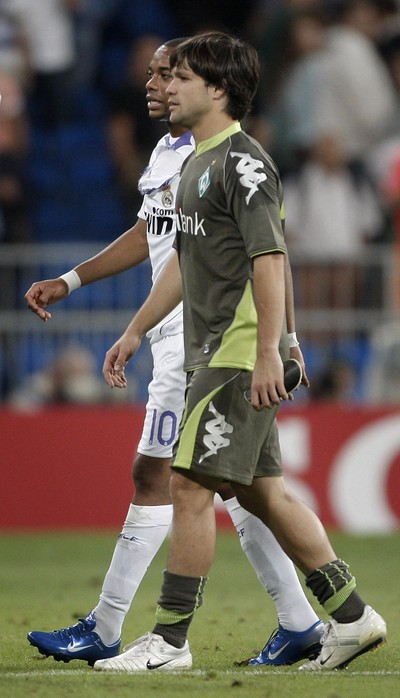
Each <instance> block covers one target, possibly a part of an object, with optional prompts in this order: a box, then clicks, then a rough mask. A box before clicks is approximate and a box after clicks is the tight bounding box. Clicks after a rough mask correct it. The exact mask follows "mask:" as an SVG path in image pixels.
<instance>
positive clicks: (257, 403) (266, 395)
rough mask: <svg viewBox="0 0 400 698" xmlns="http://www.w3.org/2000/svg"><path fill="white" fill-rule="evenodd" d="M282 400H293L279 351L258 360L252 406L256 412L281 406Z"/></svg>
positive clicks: (253, 383) (254, 375)
mask: <svg viewBox="0 0 400 698" xmlns="http://www.w3.org/2000/svg"><path fill="white" fill-rule="evenodd" d="M282 400H293V395H292V394H291V393H287V392H286V389H285V385H284V380H283V363H282V359H281V357H280V354H279V352H278V350H276V351H273V352H272V351H271V352H269V353H268V355H264V356H263V358H262V359H257V361H256V365H255V367H254V372H253V380H252V384H251V404H252V406H253V407H254V408H255V409H256V410H259V411H260V410H262V409H264V408H265V407H266V408H270V407H273V405H280V403H281V401H282Z"/></svg>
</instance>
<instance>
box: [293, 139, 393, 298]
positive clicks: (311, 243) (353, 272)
mask: <svg viewBox="0 0 400 698" xmlns="http://www.w3.org/2000/svg"><path fill="white" fill-rule="evenodd" d="M284 188H285V212H286V235H287V240H288V244H289V245H290V249H291V251H292V252H293V253H297V254H298V255H300V259H301V262H302V263H301V265H299V267H298V268H296V272H295V273H296V279H297V283H298V286H297V291H298V297H299V302H300V303H301V304H302V306H303V307H305V308H347V307H357V306H358V307H359V306H360V304H361V302H362V279H363V274H362V269H360V268H359V266H358V262H359V259H360V256H361V255H362V253H363V251H364V249H365V248H366V246H367V244H368V243H370V242H373V241H374V240H375V239H376V238H377V237H378V236H379V234H380V232H381V230H382V227H383V225H384V216H383V212H382V209H381V205H380V201H379V199H378V197H377V194H376V192H375V190H374V188H373V187H372V185H371V182H370V180H369V178H368V177H367V176H366V174H365V171H364V169H363V168H362V167H359V166H357V164H356V163H355V164H352V163H349V162H347V160H346V157H345V155H344V153H343V149H342V143H341V141H338V140H337V139H336V138H335V137H334V136H329V135H327V136H325V137H321V138H319V139H318V140H316V141H315V142H314V143H313V144H312V145H311V146H310V148H309V154H308V158H306V160H305V162H304V164H303V165H302V166H301V167H299V169H298V171H297V172H296V173H292V174H291V175H290V176H288V177H286V178H285V179H284Z"/></svg>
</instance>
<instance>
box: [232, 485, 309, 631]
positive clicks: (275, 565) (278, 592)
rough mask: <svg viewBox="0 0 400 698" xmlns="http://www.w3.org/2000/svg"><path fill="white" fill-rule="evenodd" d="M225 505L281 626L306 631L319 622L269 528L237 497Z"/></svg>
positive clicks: (290, 562)
mask: <svg viewBox="0 0 400 698" xmlns="http://www.w3.org/2000/svg"><path fill="white" fill-rule="evenodd" d="M224 504H225V507H226V509H227V511H228V512H229V514H230V517H231V519H232V521H233V524H234V526H235V527H236V530H237V532H238V535H239V540H240V544H241V546H242V549H243V551H244V552H245V553H246V555H247V557H248V559H249V561H250V563H251V565H252V567H253V569H254V571H255V573H256V575H257V577H258V579H259V580H260V582H261V584H262V585H263V587H264V589H265V590H266V591H267V592H268V594H269V595H270V596H271V598H272V600H273V602H274V604H275V606H276V610H277V612H278V620H279V623H280V624H281V625H282V626H283V627H284V628H286V630H295V631H296V632H301V631H303V630H307V629H308V628H309V627H310V626H311V625H313V624H314V623H316V622H317V620H318V616H317V615H316V613H315V612H314V610H313V609H312V607H311V606H310V604H309V602H308V600H307V598H306V596H305V594H304V591H303V588H302V586H301V584H300V581H299V578H298V576H297V573H296V570H295V568H294V565H293V563H292V561H291V560H290V559H289V558H288V556H287V555H286V553H284V552H283V550H282V548H281V546H280V545H279V543H278V541H277V540H276V538H275V536H274V535H273V533H272V532H271V531H270V530H269V528H267V526H265V524H264V523H263V522H262V521H261V520H260V519H259V518H258V517H257V516H254V515H253V514H250V513H249V512H248V511H246V510H245V509H243V507H242V506H240V504H239V502H238V500H237V499H236V497H233V498H232V499H228V500H227V501H226V502H224Z"/></svg>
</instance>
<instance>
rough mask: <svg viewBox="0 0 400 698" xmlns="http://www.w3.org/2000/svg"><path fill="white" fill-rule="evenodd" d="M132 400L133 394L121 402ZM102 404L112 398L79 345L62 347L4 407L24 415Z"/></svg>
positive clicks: (92, 360)
mask: <svg viewBox="0 0 400 698" xmlns="http://www.w3.org/2000/svg"><path fill="white" fill-rule="evenodd" d="M133 397H134V392H133V393H131V394H130V395H127V396H125V397H124V398H123V400H122V402H124V401H126V400H128V399H132V398H133ZM105 402H108V403H109V402H115V399H114V396H113V395H110V391H109V390H104V384H103V381H100V379H99V376H98V368H97V363H96V357H95V356H94V354H93V353H92V352H91V351H89V349H86V347H83V346H80V345H70V346H68V347H66V348H65V349H64V350H63V351H62V352H61V353H60V355H59V356H58V357H57V359H56V360H55V361H54V362H53V363H52V364H50V366H49V367H48V368H46V369H44V370H43V371H38V372H37V373H34V374H33V375H32V376H30V377H29V379H27V381H26V382H25V383H23V384H22V385H21V386H20V387H19V388H17V389H16V390H14V391H13V392H12V393H11V394H10V396H9V397H8V400H7V404H8V406H10V407H12V408H13V409H18V410H25V411H27V410H33V409H38V408H40V407H47V406H49V405H97V404H100V403H105ZM118 402H121V400H118Z"/></svg>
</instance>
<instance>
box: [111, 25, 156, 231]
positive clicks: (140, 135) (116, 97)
mask: <svg viewBox="0 0 400 698" xmlns="http://www.w3.org/2000/svg"><path fill="white" fill-rule="evenodd" d="M161 44H162V38H161V37H160V36H156V35H153V34H145V35H143V36H141V37H139V38H138V39H137V40H136V41H135V42H134V44H133V46H132V49H131V54H130V60H129V64H128V71H127V76H126V81H125V83H124V84H123V85H122V86H121V87H120V88H119V89H118V90H116V91H115V92H113V93H111V94H110V96H109V100H108V102H109V107H108V111H109V114H108V140H109V145H110V152H111V156H112V159H113V162H114V164H115V166H116V171H117V179H118V183H119V188H120V192H121V197H122V201H123V206H124V210H125V212H126V219H127V221H131V220H132V218H134V217H135V215H136V212H137V211H138V209H139V208H140V206H141V200H142V197H141V194H140V192H139V191H138V188H137V183H138V180H139V178H140V175H141V174H142V172H143V171H144V169H145V167H146V165H147V163H148V159H149V153H151V151H152V149H153V147H154V143H155V142H157V141H158V140H159V139H160V138H161V136H162V135H163V134H164V133H165V125H164V124H163V123H162V122H160V121H155V120H152V119H149V118H148V110H147V105H146V102H145V101H144V99H143V91H144V85H145V81H146V73H147V70H148V66H149V64H150V62H151V59H152V57H153V54H154V52H155V51H156V50H157V48H158V47H159V46H160V45H161Z"/></svg>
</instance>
